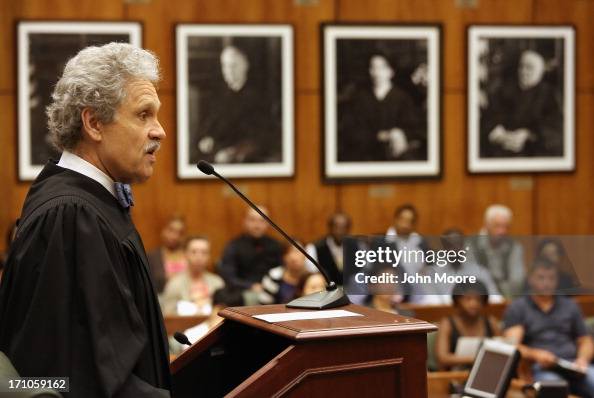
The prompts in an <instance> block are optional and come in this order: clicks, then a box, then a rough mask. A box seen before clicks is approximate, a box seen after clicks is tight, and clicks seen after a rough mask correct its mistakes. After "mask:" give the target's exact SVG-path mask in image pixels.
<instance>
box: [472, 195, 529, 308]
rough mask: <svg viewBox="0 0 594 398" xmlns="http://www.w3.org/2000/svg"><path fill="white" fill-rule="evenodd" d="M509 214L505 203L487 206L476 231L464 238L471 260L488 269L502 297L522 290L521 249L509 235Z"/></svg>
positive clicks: (522, 261)
mask: <svg viewBox="0 0 594 398" xmlns="http://www.w3.org/2000/svg"><path fill="white" fill-rule="evenodd" d="M512 216H513V214H512V211H511V210H510V209H509V208H508V207H506V206H503V205H491V206H489V207H488V208H487V210H486V211H485V217H484V227H483V229H481V231H480V235H479V236H476V237H474V238H472V239H470V241H469V242H468V243H469V247H470V249H471V254H472V258H473V261H475V262H476V263H477V264H479V265H482V266H484V267H486V268H487V269H488V270H489V272H490V273H491V276H492V277H493V280H494V281H495V283H496V284H497V288H498V290H499V292H501V294H503V295H504V296H506V297H510V296H511V295H513V294H518V293H520V292H521V291H522V287H523V285H524V278H525V274H526V272H525V269H524V249H523V248H522V245H521V244H520V243H519V242H517V241H516V240H514V239H512V238H511V237H510V236H509V230H510V227H511V223H512Z"/></svg>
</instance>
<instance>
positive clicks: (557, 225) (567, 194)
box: [534, 93, 594, 234]
mask: <svg viewBox="0 0 594 398" xmlns="http://www.w3.org/2000/svg"><path fill="white" fill-rule="evenodd" d="M576 106H577V121H576V128H577V134H578V135H577V144H578V145H577V149H576V156H577V171H576V172H575V173H573V174H550V175H544V174H543V175H541V176H538V177H537V178H536V192H537V196H536V200H535V203H534V212H535V215H536V228H535V229H536V232H537V233H540V234H592V233H593V232H594V231H593V230H594V228H593V226H594V210H593V209H592V203H594V191H593V189H592V185H593V184H592V183H593V182H594V159H593V158H592V150H593V148H594V136H593V135H592V130H593V128H594V113H593V112H592V110H593V109H594V95H593V94H592V93H589V94H580V95H578V96H577V98H576Z"/></svg>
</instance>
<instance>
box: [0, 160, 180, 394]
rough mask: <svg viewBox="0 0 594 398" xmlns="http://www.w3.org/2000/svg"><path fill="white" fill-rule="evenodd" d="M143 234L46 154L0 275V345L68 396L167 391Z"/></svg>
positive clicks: (164, 350) (21, 367) (102, 194)
mask: <svg viewBox="0 0 594 398" xmlns="http://www.w3.org/2000/svg"><path fill="white" fill-rule="evenodd" d="M147 267H148V262H147V259H146V255H145V251H144V248H143V245H142V241H141V239H140V236H139V235H138V232H137V231H136V229H135V228H134V225H133V224H132V221H131V219H130V214H129V213H128V211H127V210H125V209H124V208H122V207H121V206H120V204H119V203H118V201H117V200H116V198H114V197H113V196H112V195H111V194H110V193H109V192H108V191H107V190H106V189H105V188H103V187H102V186H101V185H100V184H99V183H98V182H96V181H94V180H92V179H91V178H89V177H86V176H84V175H82V174H79V173H77V172H75V171H72V170H68V169H64V168H61V167H58V166H56V165H55V164H53V163H49V164H48V165H47V166H45V168H44V169H43V171H42V173H41V174H40V175H39V177H38V178H37V180H36V181H35V183H34V184H33V186H32V187H31V190H30V192H29V194H28V196H27V199H26V201H25V204H24V208H23V212H22V216H21V221H20V225H19V229H18V233H17V236H16V239H15V241H14V242H13V244H12V246H11V251H10V254H9V258H8V261H7V267H6V272H5V274H4V277H3V279H2V284H1V285H0V286H1V287H0V325H2V327H1V328H0V350H1V351H3V352H5V353H6V354H7V355H8V357H9V358H10V359H11V360H12V362H13V364H14V366H15V368H16V369H17V370H18V371H19V372H20V374H21V375H23V376H45V377H49V376H53V377H69V378H70V396H72V397H111V396H121V397H142V396H147V397H160V396H168V393H167V391H166V390H167V389H168V388H169V385H170V381H169V370H168V347H167V341H166V339H165V337H164V336H165V335H166V334H165V331H164V329H163V322H162V316H161V312H160V310H159V305H158V301H157V297H156V295H155V292H154V289H153V286H152V284H151V280H150V277H149V272H148V268H147Z"/></svg>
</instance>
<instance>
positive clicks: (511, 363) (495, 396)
mask: <svg viewBox="0 0 594 398" xmlns="http://www.w3.org/2000/svg"><path fill="white" fill-rule="evenodd" d="M519 358H520V353H519V352H518V350H517V348H516V347H515V346H513V345H510V344H507V343H504V342H502V341H496V340H485V341H484V342H483V345H482V346H481V348H480V350H479V352H478V354H477V356H476V359H475V361H474V364H473V365H472V369H471V370H470V376H469V377H468V380H467V381H466V385H465V387H464V396H467V397H472V398H503V397H504V396H505V394H506V392H507V389H508V387H509V382H510V380H511V377H512V375H513V372H514V371H515V369H516V366H517V364H518V360H519Z"/></svg>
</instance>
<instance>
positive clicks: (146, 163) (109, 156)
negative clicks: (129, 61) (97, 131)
mask: <svg viewBox="0 0 594 398" xmlns="http://www.w3.org/2000/svg"><path fill="white" fill-rule="evenodd" d="M125 90H126V96H125V97H124V99H123V100H122V103H121V104H120V105H119V107H118V109H117V110H116V113H115V116H114V120H113V121H112V122H111V123H109V124H106V125H102V129H101V130H102V131H101V142H100V145H99V148H98V154H99V159H100V162H101V163H102V165H103V167H104V169H105V170H106V171H107V173H108V174H109V175H110V176H111V177H112V178H113V179H114V180H115V181H118V182H123V183H137V182H144V181H146V180H147V179H148V178H149V177H150V176H151V175H152V174H153V165H154V164H155V162H156V160H157V158H156V152H157V151H158V150H159V147H160V142H161V140H162V139H164V138H165V131H164V130H163V127H161V124H160V123H159V120H158V119H157V113H158V112H159V108H160V107H161V102H160V101H159V97H158V96H157V91H156V90H155V86H153V84H152V83H151V82H149V81H147V80H132V81H130V82H129V83H128V84H127V85H126V88H125Z"/></svg>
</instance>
